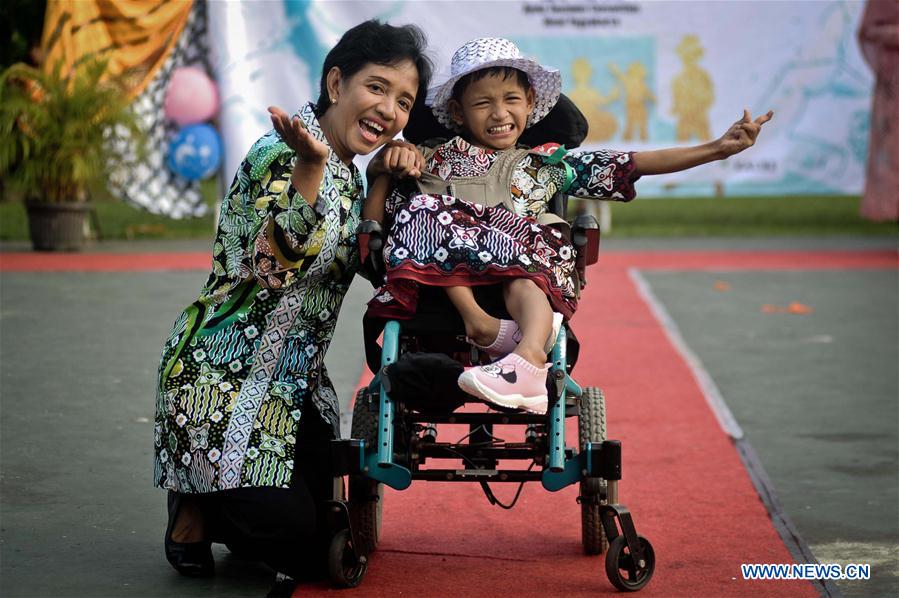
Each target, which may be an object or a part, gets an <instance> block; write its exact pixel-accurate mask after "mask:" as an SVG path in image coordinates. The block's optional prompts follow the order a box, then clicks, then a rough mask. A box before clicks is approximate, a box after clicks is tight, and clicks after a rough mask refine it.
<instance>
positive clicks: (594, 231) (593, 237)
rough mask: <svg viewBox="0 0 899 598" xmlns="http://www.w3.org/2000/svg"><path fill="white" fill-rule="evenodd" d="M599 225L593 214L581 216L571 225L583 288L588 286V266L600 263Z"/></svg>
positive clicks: (572, 240) (578, 271)
mask: <svg viewBox="0 0 899 598" xmlns="http://www.w3.org/2000/svg"><path fill="white" fill-rule="evenodd" d="M599 237H600V235H599V223H598V222H597V221H596V218H594V217H593V215H592V214H581V215H580V216H578V217H577V218H575V219H574V222H573V223H572V225H571V242H572V244H573V245H574V249H575V251H576V252H577V261H576V268H577V273H578V276H580V279H581V286H582V287H584V286H587V278H586V275H585V274H586V269H587V266H589V265H591V264H595V263H596V262H598V261H599Z"/></svg>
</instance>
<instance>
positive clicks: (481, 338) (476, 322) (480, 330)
mask: <svg viewBox="0 0 899 598" xmlns="http://www.w3.org/2000/svg"><path fill="white" fill-rule="evenodd" d="M446 294H447V296H448V297H449V300H450V302H451V303H452V304H453V307H455V308H456V311H458V312H459V315H460V316H462V320H463V321H464V322H465V335H466V336H467V337H468V338H470V339H471V340H472V341H473V342H475V343H477V344H478V345H482V346H487V345H489V344H490V343H492V342H493V341H494V340H496V336H497V335H498V334H499V324H500V322H499V320H498V319H497V318H494V317H493V316H491V315H490V314H488V313H487V312H486V311H484V310H483V309H482V308H481V306H480V305H478V302H477V300H475V298H474V292H473V291H472V290H471V287H461V286H460V287H446Z"/></svg>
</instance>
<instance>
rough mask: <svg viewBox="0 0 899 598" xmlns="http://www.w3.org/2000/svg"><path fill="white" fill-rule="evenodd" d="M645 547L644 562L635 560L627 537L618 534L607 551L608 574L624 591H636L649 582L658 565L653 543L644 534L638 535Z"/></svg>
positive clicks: (614, 584) (615, 584)
mask: <svg viewBox="0 0 899 598" xmlns="http://www.w3.org/2000/svg"><path fill="white" fill-rule="evenodd" d="M637 539H638V540H639V542H640V545H641V547H642V548H643V560H642V563H636V562H634V559H633V558H631V554H630V550H628V547H627V539H626V538H625V537H624V536H617V537H616V538H615V539H614V540H612V542H611V544H609V551H608V552H607V553H606V575H608V576H609V581H611V582H612V585H613V586H615V587H616V588H618V589H619V590H621V591H622V592H636V591H637V590H640V589H642V588H643V586H645V585H646V584H648V583H649V580H650V579H652V572H653V571H654V570H655V566H656V556H655V553H654V552H653V550H652V544H650V543H649V540H647V539H646V538H644V537H643V536H637Z"/></svg>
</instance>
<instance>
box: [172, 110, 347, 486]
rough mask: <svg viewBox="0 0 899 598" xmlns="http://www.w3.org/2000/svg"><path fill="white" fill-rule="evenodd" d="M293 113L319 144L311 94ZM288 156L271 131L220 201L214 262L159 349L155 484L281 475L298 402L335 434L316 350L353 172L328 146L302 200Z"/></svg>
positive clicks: (328, 320) (339, 254) (329, 315)
mask: <svg viewBox="0 0 899 598" xmlns="http://www.w3.org/2000/svg"><path fill="white" fill-rule="evenodd" d="M298 116H299V117H300V118H301V119H302V120H303V122H304V123H305V124H306V125H307V127H308V128H309V130H310V131H311V132H312V133H313V135H315V136H316V138H318V139H319V140H321V141H323V142H325V143H327V142H326V140H325V138H324V134H323V133H322V131H321V128H320V126H319V124H318V121H317V119H316V118H315V115H314V112H313V107H312V105H311V104H307V105H306V106H304V107H303V108H302V109H301V110H300V111H299V113H298ZM295 159H296V158H295V154H294V153H293V151H292V150H291V149H290V148H289V147H287V145H286V144H285V143H283V142H282V141H281V140H280V138H279V137H278V136H277V134H276V133H275V132H274V131H271V132H269V133H268V134H266V135H265V136H263V137H262V138H261V139H259V141H257V142H256V144H255V145H254V146H253V147H252V148H251V150H250V152H249V153H248V155H247V157H246V159H245V160H244V162H243V163H242V164H241V166H240V168H239V169H238V172H237V175H236V176H235V178H234V182H233V183H232V185H231V187H230V189H229V191H228V194H227V195H226V197H225V199H224V201H223V204H222V214H221V218H220V221H219V228H218V231H217V234H216V238H215V243H214V247H213V266H212V273H211V274H210V276H209V279H208V280H207V283H206V285H205V286H204V288H203V290H202V292H201V294H200V297H199V299H198V300H197V301H195V302H194V303H193V304H191V305H190V306H189V307H188V308H187V309H185V311H184V312H183V313H182V314H181V316H180V317H179V318H178V320H177V321H176V322H175V326H174V328H173V330H172V333H171V335H170V337H169V339H168V341H167V342H166V344H165V346H164V348H163V353H162V359H161V362H160V368H159V382H158V390H157V404H156V423H155V430H154V431H155V435H154V436H155V438H154V444H155V475H154V481H155V484H156V485H157V486H160V487H163V488H167V489H170V490H175V491H178V492H184V493H203V492H213V491H217V490H223V489H228V488H236V487H242V486H276V487H287V486H288V485H289V482H290V477H291V473H292V471H293V454H294V446H295V444H296V441H297V438H296V435H297V429H298V424H299V420H300V418H301V414H302V413H303V405H304V402H305V401H312V402H313V404H314V406H315V407H316V408H317V411H318V413H319V414H320V415H321V416H322V417H323V418H324V420H325V421H327V422H329V423H330V424H331V427H332V429H333V431H334V433H335V435H336V434H337V429H338V403H337V396H336V394H335V393H334V389H333V385H332V384H331V381H330V379H329V378H328V374H327V371H326V369H325V367H324V354H325V352H326V351H327V348H328V345H329V343H330V341H331V338H332V336H333V334H334V327H335V324H336V320H337V314H338V311H339V310H340V305H341V302H342V301H343V297H344V295H345V294H346V291H347V289H348V288H349V285H350V282H351V281H352V279H353V276H354V275H355V272H356V269H357V264H358V259H359V258H358V253H357V251H358V248H357V246H356V236H355V231H356V228H357V226H358V223H359V215H360V212H361V191H362V180H361V177H360V175H359V172H358V171H357V170H356V168H355V167H354V166H352V165H346V164H343V163H342V162H341V161H340V160H339V159H338V158H337V156H336V155H335V154H334V153H333V151H332V152H331V154H330V155H329V158H328V167H327V169H326V171H325V176H324V179H323V181H322V184H321V187H320V189H319V196H318V198H317V201H316V204H315V206H314V207H312V206H310V205H309V204H308V202H307V201H306V200H305V199H304V198H303V197H302V196H300V195H299V194H298V193H297V192H296V191H295V189H294V188H293V187H292V186H291V184H290V175H291V172H292V170H293V165H294V162H295ZM307 413H308V412H307Z"/></svg>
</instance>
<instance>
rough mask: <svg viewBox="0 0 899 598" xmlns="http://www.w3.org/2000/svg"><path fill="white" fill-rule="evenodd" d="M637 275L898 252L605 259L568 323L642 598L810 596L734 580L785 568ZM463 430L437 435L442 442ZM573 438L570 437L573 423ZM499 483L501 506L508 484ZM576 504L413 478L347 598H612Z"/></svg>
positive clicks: (867, 262)
mask: <svg viewBox="0 0 899 598" xmlns="http://www.w3.org/2000/svg"><path fill="white" fill-rule="evenodd" d="M208 263H209V257H208V255H206V254H157V255H153V256H149V255H109V254H107V255H102V254H78V255H74V254H66V255H46V254H44V255H42V254H0V270H3V271H48V270H56V271H61V270H63V271H64V270H81V271H84V270H87V271H133V270H184V269H199V270H205V269H206V268H208ZM630 267H636V268H651V269H703V270H708V269H728V270H733V269H747V268H752V269H771V270H782V269H831V268H882V269H893V268H896V267H897V259H896V254H895V253H894V252H891V251H858V252H848V251H847V252H720V253H705V252H702V253H700V252H627V253H624V252H620V253H619V252H607V253H605V254H604V255H603V257H602V262H601V265H600V267H599V268H598V269H597V268H596V267H594V268H593V271H592V272H591V275H592V276H591V277H590V282H591V285H590V287H589V288H588V289H587V293H586V296H585V298H584V300H583V301H582V302H581V305H580V309H579V311H578V313H577V315H576V316H575V318H574V323H573V327H574V329H575V331H576V332H577V334H578V337H579V338H580V339H581V342H582V352H581V355H582V357H581V362H580V364H579V365H578V367H577V368H576V369H575V372H574V374H575V379H576V380H577V381H578V382H579V383H580V384H581V385H582V386H599V387H601V388H602V389H603V390H604V391H605V393H606V400H607V408H608V424H609V435H610V437H611V438H617V439H620V440H622V441H623V443H624V464H623V475H624V480H623V482H622V485H621V502H622V503H624V504H626V505H627V506H628V507H630V509H631V511H632V513H633V514H634V521H635V524H636V526H637V529H638V531H639V532H640V533H641V534H643V535H645V536H647V537H648V538H649V539H650V540H651V541H652V543H653V545H654V547H655V553H656V559H657V564H656V572H655V576H654V578H653V580H652V581H651V582H650V584H649V585H648V586H647V587H646V588H645V589H644V590H643V591H642V595H646V596H749V595H751V596H791V597H792V596H815V595H816V594H817V593H816V591H815V590H814V589H813V587H812V586H811V584H809V583H807V582H787V581H764V582H763V581H744V580H743V579H742V578H741V575H740V564H741V563H789V562H792V559H791V557H790V554H789V552H788V551H787V549H786V548H785V547H784V545H783V543H782V542H781V540H780V538H779V536H778V535H777V533H776V531H775V530H774V528H773V526H772V524H771V522H770V520H769V518H768V515H767V513H766V511H765V509H764V507H763V505H762V503H761V502H760V500H759V499H758V497H757V495H756V492H755V489H754V488H753V486H752V483H751V482H750V480H749V477H748V475H747V474H746V472H745V470H744V468H743V465H742V463H741V461H740V459H739V457H738V456H737V453H736V451H735V450H734V448H733V446H732V444H731V442H730V440H729V439H728V437H727V436H726V435H725V434H724V432H723V431H722V430H721V429H720V428H719V426H718V424H717V422H716V420H715V417H714V416H713V414H712V413H711V412H710V411H709V408H708V407H707V405H706V403H705V400H704V399H703V397H702V394H701V392H700V390H699V388H698V387H697V385H696V382H695V381H694V379H693V378H692V376H691V374H690V371H689V370H688V368H687V366H686V365H685V364H684V363H683V361H682V360H681V358H680V357H679V355H678V354H677V353H676V352H675V351H674V349H673V348H672V346H671V345H670V344H669V342H668V340H667V339H666V337H665V335H664V332H663V330H662V328H661V327H660V326H659V324H658V322H657V321H656V320H655V319H654V318H653V316H652V314H651V313H650V311H649V309H648V308H647V306H646V305H645V304H644V303H643V301H642V300H641V298H640V297H639V295H638V294H637V292H636V290H635V288H634V286H633V283H632V281H631V280H630V278H629V277H628V276H627V273H626V268H630ZM463 433H464V431H461V432H460V431H458V429H457V430H455V431H449V430H445V429H442V430H441V436H442V437H443V438H447V437H455V438H458V437H459V436H461V435H462V434H463ZM496 433H497V435H499V436H503V434H504V431H502V430H499V429H498V430H497V431H496ZM568 434H569V439H573V438H576V424H575V422H574V421H569V426H568ZM454 435H455V436H454ZM503 437H505V438H510V436H508V435H506V436H503ZM570 443H571V442H570V441H569V444H570ZM496 486H497V488H496V489H495V492H496V494H497V495H498V497H499V498H500V499H501V500H503V501H504V502H507V501H508V500H509V499H510V498H511V496H512V494H513V492H514V490H515V486H514V485H511V484H509V485H502V486H501V485H496ZM576 495H577V491H576V489H575V488H568V489H566V490H565V491H562V492H559V493H555V494H554V493H549V492H546V491H544V490H543V489H542V487H541V486H539V484H530V485H527V486H525V489H524V492H523V493H522V497H521V500H520V501H519V503H518V506H516V507H515V509H513V510H511V511H506V510H502V509H500V508H498V507H492V506H490V505H489V504H488V503H487V500H486V499H485V497H484V496H483V494H482V492H481V490H480V488H479V486H477V485H476V484H449V483H447V484H439V483H424V482H416V483H414V484H413V485H412V487H411V488H410V489H408V490H406V491H405V492H393V491H388V492H387V494H386V497H385V503H384V507H385V509H384V526H383V535H382V543H381V547H380V549H379V550H378V552H377V553H376V554H375V555H374V556H373V558H372V562H371V566H370V568H369V571H368V574H367V576H366V578H365V580H364V582H363V585H362V586H361V587H360V588H358V589H357V590H356V591H354V592H350V593H353V594H356V595H360V596H366V597H368V596H391V597H393V596H397V595H407V596H429V597H431V596H437V597H442V596H447V597H450V596H452V597H457V596H513V595H515V596H538V595H539V596H547V595H549V596H596V595H597V594H615V593H617V592H616V591H615V590H614V588H613V587H612V586H611V584H610V583H609V582H608V580H607V579H606V577H605V573H604V570H603V561H602V558H601V557H585V556H583V554H582V552H581V546H580V516H579V506H578V505H577V504H576V503H575V497H576ZM333 591H334V590H331V589H330V588H328V587H327V586H326V585H325V584H321V585H317V586H313V587H310V586H301V587H300V588H299V589H298V590H297V591H296V592H295V593H294V596H310V595H319V594H325V593H331V592H333Z"/></svg>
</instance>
